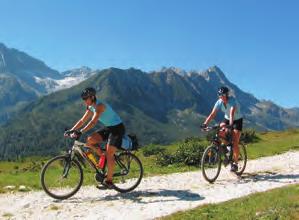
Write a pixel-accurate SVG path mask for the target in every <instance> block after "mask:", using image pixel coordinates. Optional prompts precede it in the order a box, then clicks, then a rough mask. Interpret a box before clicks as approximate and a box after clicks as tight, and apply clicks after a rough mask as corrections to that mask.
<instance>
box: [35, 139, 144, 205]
mask: <svg viewBox="0 0 299 220" xmlns="http://www.w3.org/2000/svg"><path fill="white" fill-rule="evenodd" d="M66 137H67V138H70V139H72V142H73V144H72V147H71V149H70V150H69V151H68V152H67V153H66V154H63V155H59V156H56V157H54V158H52V159H50V160H49V161H48V162H47V163H46V164H45V165H44V167H43V168H42V171H41V185H42V188H43V189H44V191H45V192H46V193H47V194H48V195H49V196H51V197H52V198H55V199H60V200H63V199H67V198H70V197H71V196H73V195H74V194H75V193H77V192H78V191H79V189H80V187H81V186H82V184H83V168H82V166H83V167H86V164H88V165H89V166H90V167H91V169H92V170H93V171H94V173H95V174H94V177H95V180H96V182H97V183H99V184H103V181H104V179H105V178H106V175H107V162H106V160H105V163H104V166H103V168H99V167H98V165H97V164H96V163H95V162H96V161H95V160H94V159H90V157H89V156H88V154H87V151H86V150H89V148H88V149H86V148H87V147H86V145H85V144H84V143H82V142H80V141H78V140H76V138H73V137H71V135H67V136H66ZM74 139H75V140H74ZM106 144H107V143H105V144H102V146H103V147H102V150H104V149H105V146H106ZM134 150H136V148H134ZM104 153H105V152H104ZM93 158H94V157H93ZM114 159H115V168H114V173H113V189H114V190H116V191H118V192H121V193H126V192H130V191H132V190H134V189H135V188H136V187H137V186H138V185H139V184H140V182H141V179H142V177H143V167H142V163H141V161H140V160H139V158H138V157H137V156H136V155H134V154H133V153H132V152H131V151H130V150H122V151H120V152H116V153H115V155H114Z"/></svg>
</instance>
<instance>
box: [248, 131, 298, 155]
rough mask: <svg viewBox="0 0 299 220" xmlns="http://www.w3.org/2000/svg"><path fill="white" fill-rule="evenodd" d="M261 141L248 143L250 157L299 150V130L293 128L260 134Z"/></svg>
mask: <svg viewBox="0 0 299 220" xmlns="http://www.w3.org/2000/svg"><path fill="white" fill-rule="evenodd" d="M259 138H260V139H261V140H260V141H259V142H257V143H254V144H249V145H248V148H247V150H248V152H247V154H248V157H249V159H255V158H258V157H264V156H271V155H275V154H281V153H283V152H286V151H289V150H291V149H293V150H299V130H298V129H297V130H295V129H291V130H287V131H283V132H268V133H263V134H259Z"/></svg>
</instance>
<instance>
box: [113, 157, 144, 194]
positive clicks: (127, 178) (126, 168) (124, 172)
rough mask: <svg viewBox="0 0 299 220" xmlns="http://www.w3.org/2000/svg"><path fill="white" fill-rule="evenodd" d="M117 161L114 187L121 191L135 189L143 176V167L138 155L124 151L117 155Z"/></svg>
mask: <svg viewBox="0 0 299 220" xmlns="http://www.w3.org/2000/svg"><path fill="white" fill-rule="evenodd" d="M115 163H116V166H115V170H114V174H113V183H114V189H115V190H116V191H118V192H121V193H126V192H130V191H132V190H133V189H135V188H136V187H137V186H138V185H139V183H140V182H141V179H142V176H143V167H142V164H141V162H140V160H139V159H138V157H136V156H135V155H134V154H132V153H130V152H122V153H120V154H119V155H117V156H115Z"/></svg>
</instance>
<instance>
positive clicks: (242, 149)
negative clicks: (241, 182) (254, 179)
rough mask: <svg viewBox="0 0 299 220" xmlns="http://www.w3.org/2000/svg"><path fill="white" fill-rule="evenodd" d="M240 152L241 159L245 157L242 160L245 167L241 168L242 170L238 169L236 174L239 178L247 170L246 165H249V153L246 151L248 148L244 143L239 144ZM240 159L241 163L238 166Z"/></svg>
mask: <svg viewBox="0 0 299 220" xmlns="http://www.w3.org/2000/svg"><path fill="white" fill-rule="evenodd" d="M239 151H240V156H239V157H243V158H241V159H242V160H243V161H244V163H243V166H242V167H241V169H239V168H240V167H239V168H238V171H237V172H236V174H237V175H238V176H241V175H242V174H243V172H244V170H245V168H246V165H247V151H246V146H245V145H244V144H243V143H240V144H239ZM240 161H241V160H240V158H239V162H238V165H240Z"/></svg>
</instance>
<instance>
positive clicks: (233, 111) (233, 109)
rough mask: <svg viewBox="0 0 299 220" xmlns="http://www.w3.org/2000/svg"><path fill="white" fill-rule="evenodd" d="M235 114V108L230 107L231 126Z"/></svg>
mask: <svg viewBox="0 0 299 220" xmlns="http://www.w3.org/2000/svg"><path fill="white" fill-rule="evenodd" d="M235 112H236V107H231V108H230V111H229V125H230V126H232V125H233V123H234V116H235Z"/></svg>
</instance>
